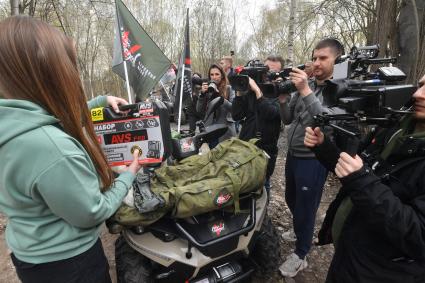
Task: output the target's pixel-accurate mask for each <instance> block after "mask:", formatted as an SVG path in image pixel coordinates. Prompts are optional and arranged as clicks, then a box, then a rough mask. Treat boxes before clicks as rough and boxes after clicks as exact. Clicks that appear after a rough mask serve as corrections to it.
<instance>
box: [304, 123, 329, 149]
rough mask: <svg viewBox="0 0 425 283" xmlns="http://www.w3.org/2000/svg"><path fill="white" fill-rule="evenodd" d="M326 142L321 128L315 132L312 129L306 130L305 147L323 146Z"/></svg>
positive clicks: (315, 129) (317, 128)
mask: <svg viewBox="0 0 425 283" xmlns="http://www.w3.org/2000/svg"><path fill="white" fill-rule="evenodd" d="M324 140H325V135H323V133H322V131H321V130H320V128H319V127H316V128H314V130H313V129H312V128H311V127H307V128H305V136H304V145H305V146H306V147H315V146H317V145H321V144H322V143H323V141H324Z"/></svg>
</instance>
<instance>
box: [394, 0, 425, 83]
mask: <svg viewBox="0 0 425 283" xmlns="http://www.w3.org/2000/svg"><path fill="white" fill-rule="evenodd" d="M415 6H416V7H415ZM415 9H416V11H415ZM416 12H417V14H416ZM416 15H417V17H416ZM424 16H425V0H416V1H412V0H404V1H403V3H402V6H401V11H400V17H399V22H398V36H399V46H400V59H399V64H398V65H399V67H400V69H402V70H403V71H404V72H405V73H406V75H407V82H409V83H411V82H415V81H417V80H418V79H419V78H420V76H422V75H423V73H424V70H425V50H424V48H425V44H424V40H423V38H424V36H425V21H424Z"/></svg>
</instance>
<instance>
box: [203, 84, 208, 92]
mask: <svg viewBox="0 0 425 283" xmlns="http://www.w3.org/2000/svg"><path fill="white" fill-rule="evenodd" d="M207 91H208V83H205V82H204V83H202V87H201V92H202V93H206V92H207Z"/></svg>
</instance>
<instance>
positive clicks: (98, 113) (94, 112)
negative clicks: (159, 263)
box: [90, 107, 103, 122]
mask: <svg viewBox="0 0 425 283" xmlns="http://www.w3.org/2000/svg"><path fill="white" fill-rule="evenodd" d="M90 113H91V120H92V121H93V122H96V121H103V107H99V108H93V109H91V110H90Z"/></svg>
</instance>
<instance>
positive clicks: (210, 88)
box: [208, 81, 219, 93]
mask: <svg viewBox="0 0 425 283" xmlns="http://www.w3.org/2000/svg"><path fill="white" fill-rule="evenodd" d="M208 92H212V93H219V91H218V87H217V84H216V83H215V82H214V81H210V82H209V84H208Z"/></svg>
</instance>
